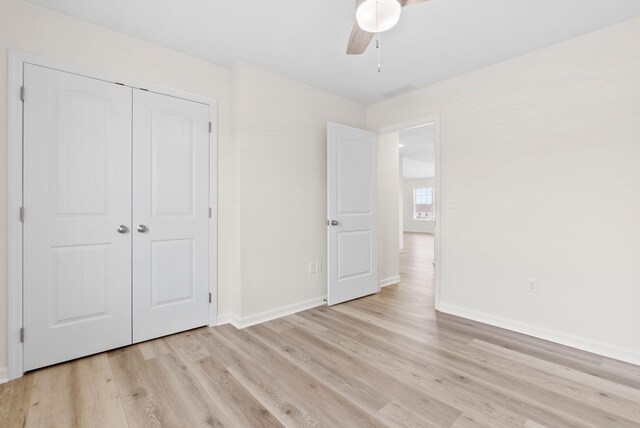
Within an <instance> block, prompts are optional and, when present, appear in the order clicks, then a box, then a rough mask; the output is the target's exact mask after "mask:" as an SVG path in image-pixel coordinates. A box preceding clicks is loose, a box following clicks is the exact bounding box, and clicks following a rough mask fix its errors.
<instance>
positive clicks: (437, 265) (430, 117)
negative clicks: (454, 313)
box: [374, 113, 444, 311]
mask: <svg viewBox="0 0 640 428" xmlns="http://www.w3.org/2000/svg"><path fill="white" fill-rule="evenodd" d="M430 123H433V126H434V132H435V170H436V171H435V195H434V198H433V202H434V209H435V221H436V224H435V225H434V230H435V232H434V234H433V237H434V245H435V250H434V258H435V261H434V307H435V309H436V310H437V311H439V310H440V295H441V293H440V289H441V283H440V279H441V278H442V257H441V248H442V239H443V237H442V229H441V223H442V213H443V212H444V210H443V209H442V201H443V198H442V192H441V187H442V186H441V180H440V176H441V174H440V165H441V163H440V153H441V150H440V114H438V113H433V114H427V115H423V116H419V117H417V118H415V119H411V120H407V121H404V122H399V123H396V124H393V125H389V126H383V127H380V128H378V129H376V130H375V131H374V132H377V133H378V135H380V134H386V133H389V132H398V131H402V130H404V129H408V128H415V127H418V126H422V125H428V124H430Z"/></svg>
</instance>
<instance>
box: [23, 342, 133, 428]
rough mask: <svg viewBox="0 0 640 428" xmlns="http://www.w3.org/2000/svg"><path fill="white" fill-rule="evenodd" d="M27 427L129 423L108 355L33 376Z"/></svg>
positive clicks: (121, 424)
mask: <svg viewBox="0 0 640 428" xmlns="http://www.w3.org/2000/svg"><path fill="white" fill-rule="evenodd" d="M33 378H34V379H33V390H32V392H31V402H30V407H29V413H28V415H27V421H26V424H25V425H26V426H27V427H61V426H64V427H114V426H116V427H120V426H126V425H127V419H126V416H125V413H124V409H123V406H122V401H121V400H120V394H119V391H118V388H117V386H116V382H115V380H114V375H113V373H112V371H111V366H110V365H109V360H108V358H107V355H106V354H98V355H93V356H91V357H87V358H82V359H79V360H76V361H73V362H72V363H70V364H61V365H57V366H53V367H49V368H46V369H44V370H40V371H38V372H37V373H34V374H33Z"/></svg>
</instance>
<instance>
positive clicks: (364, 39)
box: [347, 0, 428, 55]
mask: <svg viewBox="0 0 640 428" xmlns="http://www.w3.org/2000/svg"><path fill="white" fill-rule="evenodd" d="M425 1H428V0H356V22H355V23H354V24H353V29H352V30H351V36H350V37H349V43H348V44H347V54H349V55H360V54H362V53H363V52H364V51H365V50H366V49H367V46H369V43H371V39H373V35H374V34H375V33H381V32H383V31H387V30H388V29H390V28H392V27H393V26H394V25H396V24H397V23H398V20H399V19H400V12H401V10H402V8H403V7H405V6H411V5H414V4H418V3H424V2H425Z"/></svg>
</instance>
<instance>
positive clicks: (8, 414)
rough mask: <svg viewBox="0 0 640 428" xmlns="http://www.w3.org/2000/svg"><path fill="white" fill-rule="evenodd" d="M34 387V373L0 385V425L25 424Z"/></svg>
mask: <svg viewBox="0 0 640 428" xmlns="http://www.w3.org/2000/svg"><path fill="white" fill-rule="evenodd" d="M32 387H33V374H27V375H25V376H23V377H21V378H19V379H16V380H14V381H12V382H7V383H5V384H2V385H0V427H21V426H24V424H25V421H26V419H27V412H28V411H29V402H30V400H31V390H32Z"/></svg>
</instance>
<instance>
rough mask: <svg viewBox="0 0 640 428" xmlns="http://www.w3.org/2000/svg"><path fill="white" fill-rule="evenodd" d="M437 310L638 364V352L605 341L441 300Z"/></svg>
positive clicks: (639, 363)
mask: <svg viewBox="0 0 640 428" xmlns="http://www.w3.org/2000/svg"><path fill="white" fill-rule="evenodd" d="M437 310H438V311H439V312H443V313H445V314H450V315H455V316H458V317H462V318H467V319H470V320H473V321H477V322H481V323H483V324H489V325H492V326H495V327H500V328H504V329H507V330H511V331H515V332H517V333H522V334H526V335H528V336H533V337H536V338H538V339H543V340H548V341H550V342H554V343H558V344H560V345H565V346H569V347H571V348H576V349H580V350H582V351H586V352H591V353H593V354H597V355H601V356H603V357H608V358H613V359H615V360H620V361H624V362H627V363H631V364H636V365H640V354H638V353H637V352H633V351H631V350H627V349H623V348H617V347H615V346H611V345H608V344H606V343H601V342H597V341H592V340H589V339H585V338H582V337H577V336H572V335H568V334H563V333H558V332H555V331H551V330H547V329H544V328H539V327H535V326H532V325H529V324H524V323H520V322H517V321H511V320H507V319H504V318H500V317H496V316H493V315H487V314H484V313H481V312H476V311H473V310H469V309H464V308H460V307H457V306H452V305H448V304H446V303H442V302H440V303H439V304H438V305H437Z"/></svg>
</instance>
